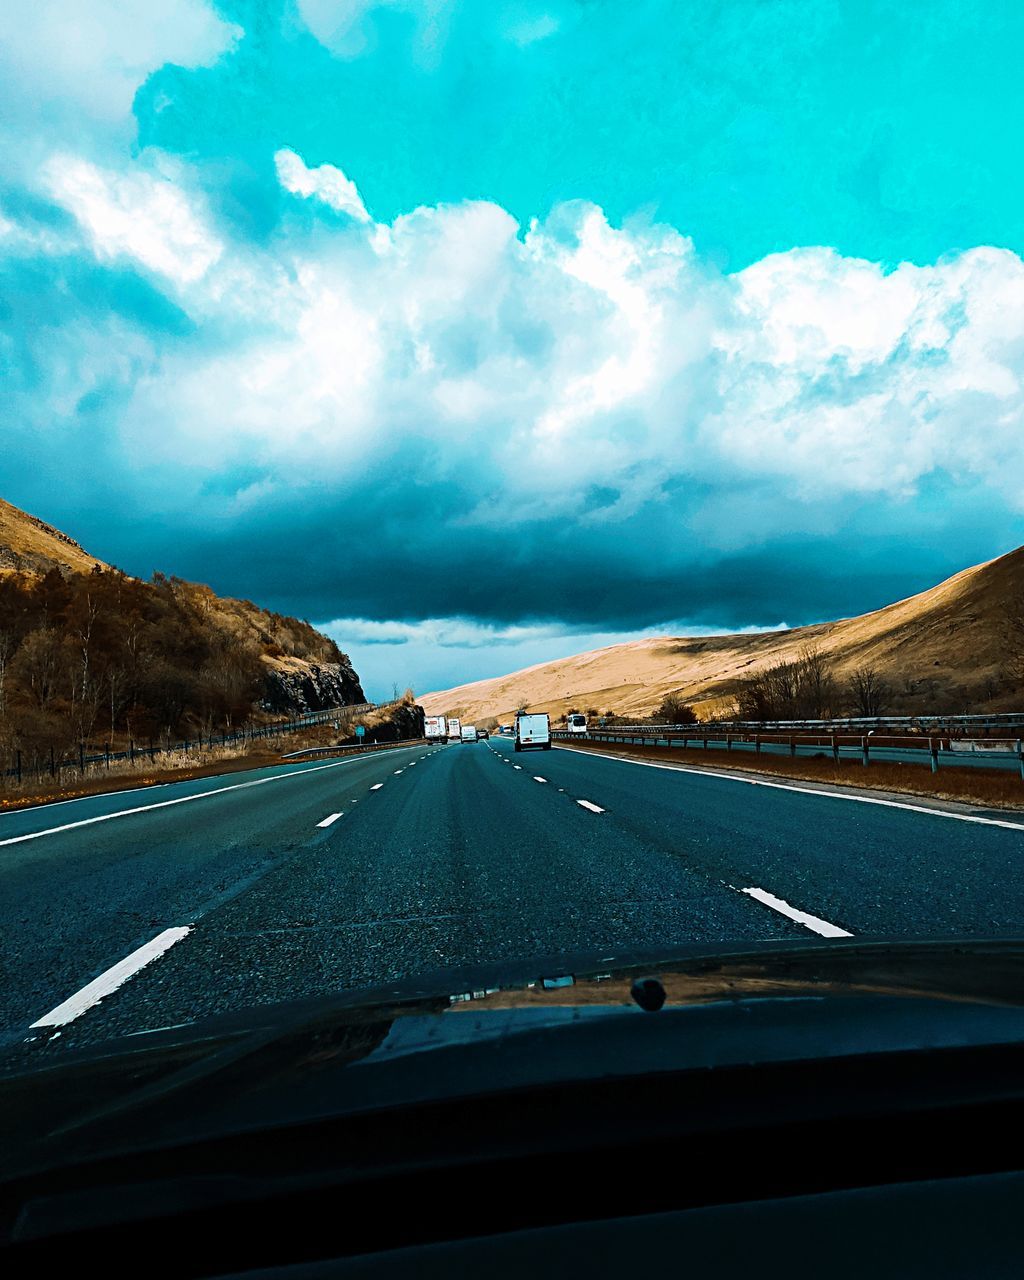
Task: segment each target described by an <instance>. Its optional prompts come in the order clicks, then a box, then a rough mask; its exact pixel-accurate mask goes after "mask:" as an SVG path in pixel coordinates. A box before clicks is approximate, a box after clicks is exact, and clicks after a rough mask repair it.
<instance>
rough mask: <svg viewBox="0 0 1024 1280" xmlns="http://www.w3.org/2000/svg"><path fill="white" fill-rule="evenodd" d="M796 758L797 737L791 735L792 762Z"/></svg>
mask: <svg viewBox="0 0 1024 1280" xmlns="http://www.w3.org/2000/svg"><path fill="white" fill-rule="evenodd" d="M795 756H796V737H795V736H794V735H793V734H792V733H791V734H790V735H789V758H790V759H791V760H792V759H794V758H795Z"/></svg>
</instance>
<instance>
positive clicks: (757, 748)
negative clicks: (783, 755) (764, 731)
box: [754, 733, 761, 756]
mask: <svg viewBox="0 0 1024 1280" xmlns="http://www.w3.org/2000/svg"><path fill="white" fill-rule="evenodd" d="M760 754H761V735H760V734H759V733H755V734H754V755H756V756H759V755H760Z"/></svg>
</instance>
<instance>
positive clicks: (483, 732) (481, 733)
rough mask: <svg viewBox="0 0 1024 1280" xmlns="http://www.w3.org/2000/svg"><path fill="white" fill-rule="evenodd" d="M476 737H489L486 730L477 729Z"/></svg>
mask: <svg viewBox="0 0 1024 1280" xmlns="http://www.w3.org/2000/svg"><path fill="white" fill-rule="evenodd" d="M476 736H477V737H478V738H489V737H490V736H491V735H490V733H489V732H488V731H487V730H486V729H477V731H476Z"/></svg>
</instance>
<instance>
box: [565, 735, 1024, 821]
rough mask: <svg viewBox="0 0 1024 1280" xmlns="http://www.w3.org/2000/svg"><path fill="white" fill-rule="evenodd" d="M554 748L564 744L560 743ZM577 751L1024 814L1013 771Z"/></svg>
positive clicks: (716, 753) (600, 747)
mask: <svg viewBox="0 0 1024 1280" xmlns="http://www.w3.org/2000/svg"><path fill="white" fill-rule="evenodd" d="M555 745H556V746H558V745H560V744H558V743H556V744H555ZM573 747H574V748H575V749H577V750H583V751H595V752H598V753H603V754H607V755H621V756H626V757H630V758H633V759H637V760H666V761H668V760H672V761H677V762H678V763H680V764H687V765H691V766H693V765H695V766H701V765H703V766H706V767H708V768H709V770H713V769H719V770H725V771H727V772H729V773H755V774H764V775H768V776H774V777H781V778H793V779H794V780H797V779H799V780H800V781H803V782H818V783H824V784H826V785H830V786H836V787H843V788H845V789H847V790H849V789H850V788H851V787H859V788H862V789H864V790H869V791H885V792H891V793H895V794H899V795H912V796H923V797H926V798H927V799H929V800H952V801H957V802H959V803H961V804H969V805H975V806H981V807H983V808H986V809H1010V810H1015V811H1019V810H1022V809H1024V781H1021V779H1020V777H1019V775H1018V774H1017V773H1016V772H1015V771H1012V770H1005V771H1004V770H996V769H972V768H965V769H940V770H939V772H938V773H935V774H933V773H932V772H931V767H930V766H929V765H927V764H916V763H913V762H908V763H906V764H897V763H892V762H885V763H881V762H880V763H878V764H870V765H868V767H867V768H865V767H864V766H863V765H862V764H860V763H858V762H854V761H844V762H843V763H841V764H839V765H836V764H834V763H833V761H832V760H831V759H828V760H814V759H810V760H809V759H800V758H797V759H795V760H793V759H790V758H789V757H788V756H767V755H762V756H760V757H758V758H757V760H756V761H755V760H752V759H751V758H750V756H749V755H746V754H745V753H744V754H740V753H739V752H737V751H726V750H724V749H723V748H713V747H712V748H709V749H708V750H707V751H705V750H704V749H703V748H700V747H691V748H683V747H654V746H633V745H629V744H627V743H610V742H601V743H597V742H589V743H587V744H586V745H584V744H582V743H573Z"/></svg>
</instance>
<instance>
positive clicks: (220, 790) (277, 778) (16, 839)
mask: <svg viewBox="0 0 1024 1280" xmlns="http://www.w3.org/2000/svg"><path fill="white" fill-rule="evenodd" d="M399 750H401V748H399ZM368 758H369V756H347V757H346V758H345V759H344V760H334V761H332V762H331V763H330V764H315V765H312V766H311V767H310V768H309V769H294V770H292V771H291V772H290V773H275V774H274V775H273V776H272V777H270V778H254V779H252V780H251V781H250V782H233V783H232V784H231V785H230V786H229V787H214V788H213V789H212V790H211V791H201V792H199V794H198V795H194V796H178V797H177V798H176V799H174V800H157V801H156V802H155V803H154V804H140V805H136V807H135V808H134V809H118V811H117V812H116V813H99V814H97V815H96V816H95V817H93V818H79V819H78V821H77V822H65V823H63V824H62V825H61V826H59V827H47V828H46V829H45V830H44V831H29V832H27V833H26V834H25V835H22V836H8V837H7V839H6V840H0V848H3V847H4V846H5V845H9V844H22V843H23V842H24V841H26V840H39V839H41V838H42V837H43V836H53V835H56V834H57V833H58V832H60V831H73V830H75V828H77V827H90V826H92V825H93V823H95V822H110V821H111V820H112V819H113V818H127V817H129V816H130V815H131V814H133V813H149V812H150V810H152V809H169V808H170V807H171V805H175V804H191V803H192V802H193V801H194V800H206V799H207V798H208V797H210V796H220V795H223V794H224V793H225V792H227V791H244V790H245V788H246V787H262V786H265V785H266V784H267V783H270V782H288V781H289V780H290V779H292V778H304V777H305V776H306V774H307V773H321V772H322V771H323V770H324V769H340V768H341V767H342V766H343V765H346V764H352V763H353V762H354V761H356V760H366V759H368ZM168 785H173V784H168ZM379 785H383V784H379ZM22 812H25V810H22Z"/></svg>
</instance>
